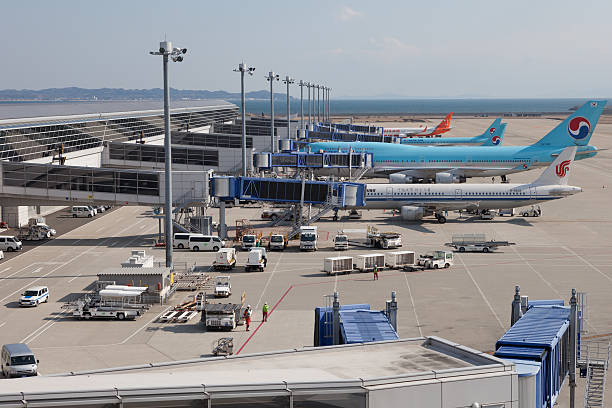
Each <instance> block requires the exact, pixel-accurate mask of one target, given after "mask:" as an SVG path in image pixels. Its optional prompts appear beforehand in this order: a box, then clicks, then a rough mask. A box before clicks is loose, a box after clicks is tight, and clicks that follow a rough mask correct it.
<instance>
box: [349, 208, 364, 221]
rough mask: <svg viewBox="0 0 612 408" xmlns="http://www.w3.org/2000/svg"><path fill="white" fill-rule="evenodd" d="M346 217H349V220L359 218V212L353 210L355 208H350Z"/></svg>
mask: <svg viewBox="0 0 612 408" xmlns="http://www.w3.org/2000/svg"><path fill="white" fill-rule="evenodd" d="M348 217H349V219H350V220H358V219H361V212H359V211H357V210H355V209H352V210H351V211H350V212H349V216H348Z"/></svg>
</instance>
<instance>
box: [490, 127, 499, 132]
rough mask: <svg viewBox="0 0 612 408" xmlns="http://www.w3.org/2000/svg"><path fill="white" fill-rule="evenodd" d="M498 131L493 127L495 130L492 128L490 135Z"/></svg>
mask: <svg viewBox="0 0 612 408" xmlns="http://www.w3.org/2000/svg"><path fill="white" fill-rule="evenodd" d="M496 130H497V128H494V127H493V128H491V129H489V133H490V134H493V133H495V131H496Z"/></svg>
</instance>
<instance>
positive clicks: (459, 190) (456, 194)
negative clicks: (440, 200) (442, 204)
mask: <svg viewBox="0 0 612 408" xmlns="http://www.w3.org/2000/svg"><path fill="white" fill-rule="evenodd" d="M461 194H462V192H461V189H460V188H456V189H455V198H456V199H457V200H461Z"/></svg>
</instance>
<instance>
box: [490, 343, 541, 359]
mask: <svg viewBox="0 0 612 408" xmlns="http://www.w3.org/2000/svg"><path fill="white" fill-rule="evenodd" d="M493 355H494V356H495V357H503V358H525V359H529V360H537V361H542V359H543V358H544V356H545V355H546V349H545V348H544V347H519V346H501V347H500V348H498V349H497V351H495V354H493Z"/></svg>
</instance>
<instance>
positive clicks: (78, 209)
mask: <svg viewBox="0 0 612 408" xmlns="http://www.w3.org/2000/svg"><path fill="white" fill-rule="evenodd" d="M71 212H72V218H91V217H93V216H94V215H96V214H95V213H94V212H93V210H92V209H91V208H89V207H88V206H86V205H74V206H72V211H71Z"/></svg>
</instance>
